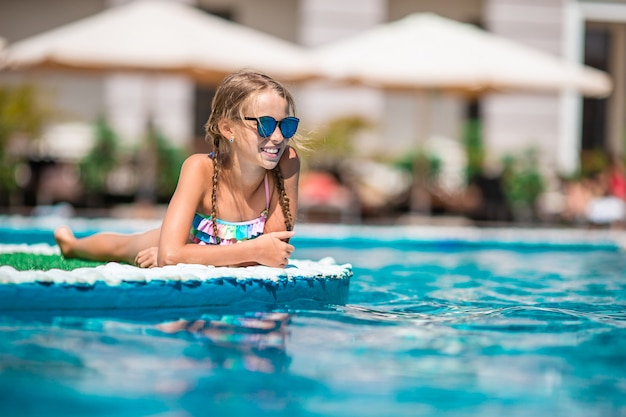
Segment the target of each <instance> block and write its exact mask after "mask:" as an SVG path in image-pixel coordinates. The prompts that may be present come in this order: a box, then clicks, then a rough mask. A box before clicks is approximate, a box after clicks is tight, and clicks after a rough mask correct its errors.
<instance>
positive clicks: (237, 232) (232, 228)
mask: <svg viewBox="0 0 626 417" xmlns="http://www.w3.org/2000/svg"><path fill="white" fill-rule="evenodd" d="M269 207H270V189H269V184H268V180H267V174H265V210H263V212H262V213H261V215H260V216H259V217H257V218H256V219H254V220H250V221H247V222H227V221H225V220H220V219H216V220H215V222H216V223H217V234H218V236H219V238H220V242H219V244H220V245H231V244H233V243H237V242H240V241H242V240H248V239H254V238H255V237H258V236H260V235H262V234H263V229H264V228H265V220H267V213H268V211H269ZM189 241H190V242H194V243H197V244H200V245H216V244H218V243H217V239H215V233H214V231H213V220H212V218H211V216H205V215H204V214H201V213H196V214H195V215H194V216H193V223H192V225H191V230H190V231H189Z"/></svg>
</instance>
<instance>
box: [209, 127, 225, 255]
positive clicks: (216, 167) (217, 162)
mask: <svg viewBox="0 0 626 417" xmlns="http://www.w3.org/2000/svg"><path fill="white" fill-rule="evenodd" d="M213 145H214V147H213V178H212V188H211V222H212V224H213V234H214V235H215V243H216V244H218V245H219V244H220V242H221V239H220V237H219V236H218V235H217V177H218V176H219V172H220V170H221V169H222V163H221V159H222V158H221V155H220V146H219V145H220V141H219V139H218V138H217V137H216V138H215V139H214V140H213Z"/></svg>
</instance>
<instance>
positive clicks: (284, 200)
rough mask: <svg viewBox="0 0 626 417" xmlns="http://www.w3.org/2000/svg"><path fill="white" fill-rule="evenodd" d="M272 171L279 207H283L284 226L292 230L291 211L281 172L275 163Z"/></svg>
mask: <svg viewBox="0 0 626 417" xmlns="http://www.w3.org/2000/svg"><path fill="white" fill-rule="evenodd" d="M272 173H273V174H274V181H275V182H276V188H277V189H278V193H279V194H280V207H281V208H282V209H283V217H284V218H285V227H286V228H287V231H291V230H293V217H292V216H291V211H290V210H289V197H287V192H286V191H285V180H284V178H283V173H282V172H280V167H279V166H278V165H276V167H275V168H274V169H273V170H272Z"/></svg>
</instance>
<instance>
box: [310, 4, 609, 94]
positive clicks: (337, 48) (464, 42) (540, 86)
mask: <svg viewBox="0 0 626 417" xmlns="http://www.w3.org/2000/svg"><path fill="white" fill-rule="evenodd" d="M313 57H314V61H315V62H317V65H318V69H319V71H320V73H321V74H323V76H324V77H326V78H329V79H334V80H340V81H344V82H351V83H355V84H365V85H370V86H374V87H381V88H386V89H392V90H393V89H397V90H416V89H418V90H448V91H457V92H462V93H467V94H480V93H484V92H490V91H495V92H500V91H540V92H541V91H558V90H562V89H565V88H569V89H573V90H575V91H578V92H580V93H581V94H583V95H587V96H606V95H608V94H609V93H610V92H611V88H612V83H611V80H610V78H609V77H608V75H607V74H606V73H604V72H602V71H599V70H596V69H593V68H590V67H586V66H582V65H578V64H573V63H569V62H566V61H565V60H563V59H561V58H559V57H556V56H553V55H550V54H548V53H544V52H542V51H539V50H536V49H533V48H530V47H528V46H525V45H522V44H520V43H517V42H514V41H512V40H509V39H506V38H503V37H500V36H496V35H494V34H492V33H490V32H487V31H485V30H482V29H480V28H478V27H476V26H473V25H470V24H466V23H460V22H457V21H454V20H449V19H446V18H443V17H440V16H438V15H435V14H431V13H422V14H420V13H417V14H412V15H409V16H407V17H405V18H402V19H400V20H397V21H394V22H390V23H384V24H381V25H378V26H376V27H374V28H373V29H370V30H367V31H364V32H361V33H358V34H356V35H353V36H351V37H348V38H346V39H343V40H339V41H336V42H332V43H329V44H326V45H322V46H320V47H317V48H315V50H314V51H313Z"/></svg>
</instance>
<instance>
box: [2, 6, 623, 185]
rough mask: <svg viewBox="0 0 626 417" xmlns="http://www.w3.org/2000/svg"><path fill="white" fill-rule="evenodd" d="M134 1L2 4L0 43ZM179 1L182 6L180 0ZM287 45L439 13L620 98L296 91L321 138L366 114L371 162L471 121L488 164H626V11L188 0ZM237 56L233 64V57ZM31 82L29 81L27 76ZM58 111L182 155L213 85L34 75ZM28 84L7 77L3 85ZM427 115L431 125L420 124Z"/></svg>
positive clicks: (317, 86)
mask: <svg viewBox="0 0 626 417" xmlns="http://www.w3.org/2000/svg"><path fill="white" fill-rule="evenodd" d="M126 1H132V0H59V1H56V2H54V5H52V3H51V2H48V1H46V0H26V1H20V2H7V1H5V2H2V3H1V4H0V36H1V37H4V38H6V40H7V41H8V42H9V43H10V42H14V41H17V40H20V39H23V38H26V37H28V36H31V35H34V34H37V33H39V32H42V31H44V30H48V29H52V28H54V27H57V26H60V25H62V24H66V23H69V22H72V21H74V20H77V19H80V18H83V17H86V16H89V15H91V14H94V13H97V12H99V11H101V10H103V9H105V8H107V7H112V6H115V5H118V4H121V3H124V2H126ZM172 1H175V0H172ZM180 1H185V2H186V3H190V4H193V5H195V6H197V7H199V8H201V9H203V10H205V11H207V12H210V13H213V14H217V15H219V16H222V17H225V18H227V19H231V20H233V21H235V22H238V23H241V24H243V25H246V26H249V27H252V28H254V29H258V30H260V31H263V32H266V33H269V34H271V35H275V36H278V37H280V38H283V39H286V40H288V41H292V42H294V43H297V44H301V45H303V46H306V47H315V46H319V45H323V44H325V43H327V42H332V41H334V40H338V39H341V38H343V37H345V36H349V35H352V34H355V33H358V32H359V31H362V30H366V29H369V28H371V27H373V26H375V25H377V24H380V23H384V22H389V21H393V20H396V19H399V18H402V17H404V16H406V15H408V14H411V13H417V12H433V13H436V14H439V15H441V16H444V17H447V18H451V19H455V20H459V21H462V22H468V23H473V24H477V25H480V26H481V27H484V28H485V29H487V30H489V31H491V32H494V33H496V34H498V35H502V36H505V37H508V38H511V39H513V40H516V41H518V42H521V43H524V44H527V45H530V46H532V47H535V48H538V49H540V50H543V51H545V52H549V53H552V54H555V55H559V56H562V57H563V58H565V59H567V60H570V61H573V62H581V63H587V64H590V65H593V66H596V67H598V68H600V69H603V70H605V71H607V72H608V73H609V74H610V75H611V77H612V79H613V80H614V86H615V88H614V92H613V93H612V94H611V95H610V96H609V97H608V98H606V99H584V98H582V97H580V96H579V95H577V94H576V93H574V92H569V91H564V92H561V93H552V94H536V93H533V94H531V93H527V94H487V95H484V96H481V97H479V98H478V100H477V101H472V102H469V101H468V99H467V98H465V97H458V96H454V95H452V94H447V93H437V92H434V93H433V92H430V93H428V94H424V93H419V92H411V93H391V92H383V91H378V90H373V89H368V88H364V87H338V86H335V85H332V86H331V85H328V84H326V83H324V82H315V83H309V84H304V85H294V86H293V87H292V88H293V90H294V92H295V94H296V96H297V101H298V103H299V108H298V112H299V115H300V116H301V118H302V119H303V121H305V122H304V125H305V127H306V128H308V129H311V130H316V129H318V128H319V126H321V125H323V124H324V123H326V122H328V121H330V120H332V119H333V118H336V117H341V116H344V115H360V116H363V117H365V118H367V119H369V120H371V121H373V122H374V125H375V126H376V129H374V130H373V131H370V132H367V134H364V135H363V137H362V138H361V139H360V140H361V141H360V143H359V149H360V151H361V152H362V153H364V154H375V153H381V152H388V153H397V154H401V153H403V152H407V151H410V150H412V149H414V148H415V147H416V146H420V145H421V144H423V143H426V142H428V141H429V140H433V139H435V140H436V139H437V138H444V139H446V140H447V141H449V142H451V143H459V144H460V142H461V141H462V135H463V126H464V123H465V121H466V120H467V118H468V117H477V118H479V119H480V121H481V125H482V132H483V137H484V142H485V146H486V149H487V153H488V161H490V162H492V163H494V164H497V163H498V161H499V159H500V158H501V157H502V156H503V155H505V154H508V153H516V152H519V151H520V150H521V149H525V148H529V147H533V148H536V149H537V150H538V151H539V154H540V155H541V164H542V166H543V167H544V168H545V169H546V170H550V171H553V172H556V173H559V174H564V175H568V174H571V173H574V172H575V171H576V170H577V169H578V168H579V164H580V156H581V152H583V151H585V150H592V149H601V150H603V151H606V152H609V153H613V154H618V155H622V154H623V153H624V151H625V149H624V141H625V140H626V133H625V132H626V111H625V110H626V109H625V107H626V105H625V100H626V80H625V78H626V56H625V55H626V0H622V1H617V0H613V1H611V0H602V1H594V0H342V1H336V0H262V1H259V0H180ZM33 10H37V11H38V12H37V13H33ZM233 53H236V51H234V52H233ZM28 77H30V78H29V79H31V80H32V77H33V75H32V74H31V75H29V76H28ZM35 77H36V81H37V83H38V84H41V85H42V86H44V88H45V90H46V91H48V92H49V94H50V95H51V97H53V100H54V102H55V104H56V107H57V108H58V109H60V112H59V114H60V115H59V120H61V121H82V122H87V123H90V122H93V121H94V120H95V119H96V118H97V117H98V116H101V115H106V116H107V118H108V119H109V120H110V121H111V123H112V124H113V126H114V128H115V129H116V130H117V131H118V132H119V133H120V135H121V136H122V137H123V138H124V139H125V140H126V141H127V142H128V143H136V141H137V140H139V139H138V138H139V136H141V133H142V131H143V129H144V128H145V120H146V118H147V117H148V116H152V117H153V118H154V120H155V122H156V124H157V126H158V127H159V128H161V130H162V131H163V132H164V133H165V135H166V136H167V137H169V138H171V140H172V141H173V142H175V143H176V144H179V145H181V146H189V145H190V144H192V143H194V141H195V142H198V141H201V136H202V126H203V124H204V122H205V121H206V117H207V116H208V110H209V105H210V104H209V103H210V98H211V95H212V91H213V90H212V89H213V87H212V86H197V85H195V84H194V83H192V82H191V81H189V80H187V79H184V78H180V77H159V78H158V80H157V81H156V82H155V80H151V81H150V83H148V82H146V80H145V78H144V77H141V76H137V75H134V76H130V75H123V74H109V75H102V76H93V75H79V74H65V73H45V74H43V73H42V74H36V75H35ZM24 79H25V76H24V75H22V74H10V73H0V82H11V83H13V82H21V81H23V80H24ZM423 114H428V115H430V117H428V120H427V121H425V119H424V118H423V117H417V115H423Z"/></svg>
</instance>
